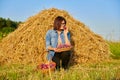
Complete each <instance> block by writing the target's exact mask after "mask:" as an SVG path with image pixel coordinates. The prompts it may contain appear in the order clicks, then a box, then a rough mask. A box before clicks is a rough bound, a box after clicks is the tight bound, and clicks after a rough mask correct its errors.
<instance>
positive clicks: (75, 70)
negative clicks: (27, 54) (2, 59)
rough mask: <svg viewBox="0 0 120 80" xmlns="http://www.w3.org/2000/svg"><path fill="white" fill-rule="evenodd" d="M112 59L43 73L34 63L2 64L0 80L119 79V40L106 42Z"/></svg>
mask: <svg viewBox="0 0 120 80" xmlns="http://www.w3.org/2000/svg"><path fill="white" fill-rule="evenodd" d="M108 44H109V47H110V50H111V52H112V53H113V55H112V56H111V57H112V58H113V60H111V61H108V62H101V63H87V64H79V65H76V66H71V67H70V68H69V70H67V71H64V70H63V69H61V71H55V72H54V73H51V74H52V75H51V76H50V75H49V74H47V75H44V74H42V73H41V72H40V71H35V69H36V65H22V64H12V65H2V66H0V80H120V42H108Z"/></svg>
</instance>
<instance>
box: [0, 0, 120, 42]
mask: <svg viewBox="0 0 120 80" xmlns="http://www.w3.org/2000/svg"><path fill="white" fill-rule="evenodd" d="M53 7H54V8H57V9H61V10H66V11H67V12H68V13H69V14H70V15H71V16H73V17H74V18H75V19H77V20H79V21H81V22H83V23H84V24H85V25H87V26H88V27H89V28H90V29H91V30H92V31H93V32H95V33H96V34H99V35H101V36H103V38H104V39H107V40H113V41H120V0H59V1H58V0H0V17H3V18H10V19H11V20H14V21H25V20H27V18H29V17H30V16H33V15H35V14H37V13H39V12H40V11H41V10H44V9H49V8H53Z"/></svg>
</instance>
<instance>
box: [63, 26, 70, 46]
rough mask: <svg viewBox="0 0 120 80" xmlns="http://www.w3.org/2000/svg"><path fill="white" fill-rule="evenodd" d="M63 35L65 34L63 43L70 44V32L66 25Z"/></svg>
mask: <svg viewBox="0 0 120 80" xmlns="http://www.w3.org/2000/svg"><path fill="white" fill-rule="evenodd" d="M64 36H65V44H68V45H71V43H70V32H69V31H68V27H66V29H65V30H64Z"/></svg>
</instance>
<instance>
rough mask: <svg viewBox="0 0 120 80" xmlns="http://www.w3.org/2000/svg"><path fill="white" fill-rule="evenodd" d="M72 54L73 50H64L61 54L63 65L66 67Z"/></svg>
mask: <svg viewBox="0 0 120 80" xmlns="http://www.w3.org/2000/svg"><path fill="white" fill-rule="evenodd" d="M70 55H71V51H65V52H62V54H61V59H62V67H63V68H64V69H67V68H68V63H69V60H70Z"/></svg>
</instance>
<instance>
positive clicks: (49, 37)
mask: <svg viewBox="0 0 120 80" xmlns="http://www.w3.org/2000/svg"><path fill="white" fill-rule="evenodd" d="M60 37H61V40H62V44H65V37H64V31H62V32H61V33H60ZM67 37H68V40H69V41H70V32H68V33H67ZM57 44H58V33H57V31H56V30H48V31H47V33H46V50H47V51H48V54H47V59H48V60H49V61H50V60H52V57H53V56H54V54H55V52H54V51H53V50H48V47H49V46H51V47H53V48H56V47H57Z"/></svg>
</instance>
